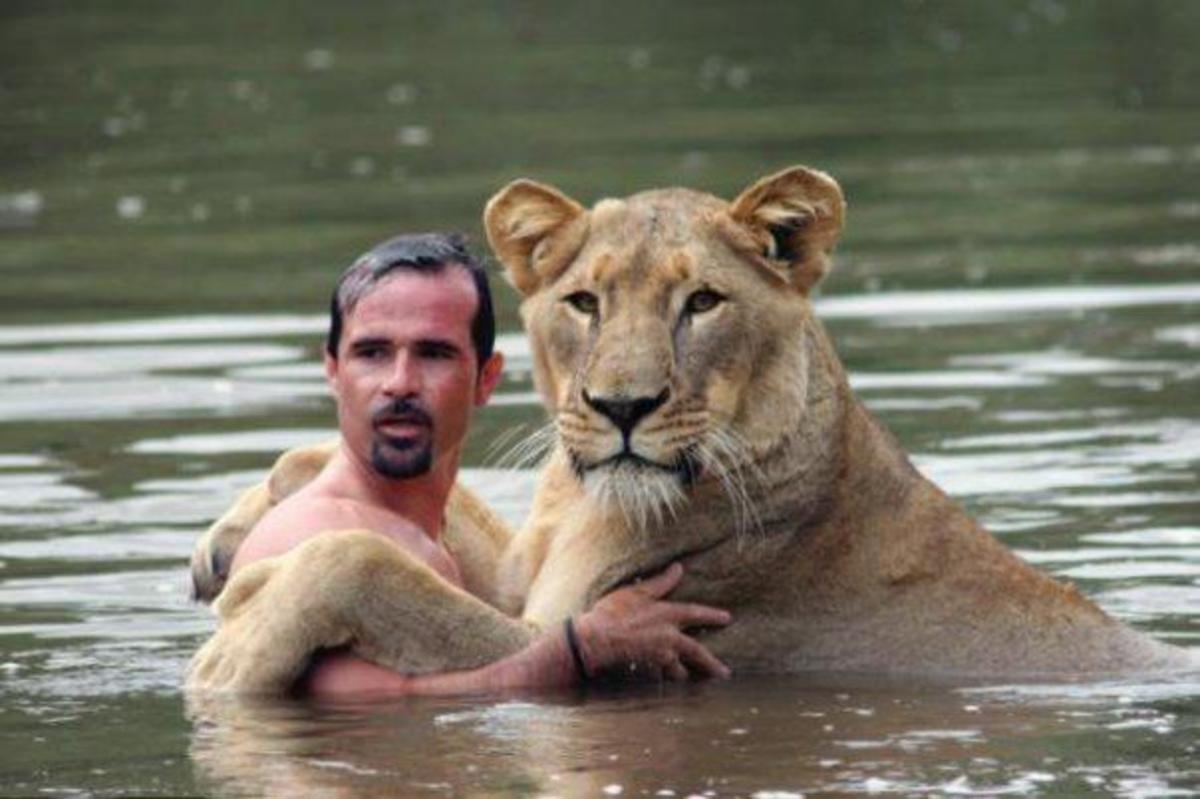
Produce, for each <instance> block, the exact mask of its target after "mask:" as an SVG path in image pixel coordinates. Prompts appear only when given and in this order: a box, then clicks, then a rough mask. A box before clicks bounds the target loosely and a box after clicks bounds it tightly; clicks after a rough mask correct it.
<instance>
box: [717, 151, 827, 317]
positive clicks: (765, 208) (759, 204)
mask: <svg viewBox="0 0 1200 799" xmlns="http://www.w3.org/2000/svg"><path fill="white" fill-rule="evenodd" d="M845 214H846V201H845V200H844V199H843V198H842V190H841V188H840V187H839V186H838V184H837V181H835V180H834V179H833V178H831V177H830V176H829V175H826V174H825V173H824V172H820V171H818V170H816V169H809V168H807V167H803V166H794V167H790V168H788V169H785V170H783V171H782V172H777V173H775V174H774V175H771V176H769V177H765V178H763V179H762V180H760V181H758V182H757V183H755V184H754V185H753V186H751V187H750V188H748V189H746V190H745V191H743V192H742V193H741V194H740V195H739V196H738V198H737V199H736V200H734V201H733V204H732V205H731V206H730V209H729V215H730V216H731V217H733V219H734V221H735V222H738V223H740V224H742V225H744V226H746V227H747V228H749V229H750V233H751V234H752V235H753V236H754V237H755V240H756V241H757V242H759V244H760V245H761V247H762V255H763V256H764V258H766V260H767V263H768V264H769V265H770V266H771V267H772V269H774V270H776V271H777V272H779V273H780V275H781V276H782V277H783V278H784V279H786V280H787V281H788V282H789V283H791V284H792V285H794V286H795V287H796V288H798V289H799V290H800V291H802V292H804V293H805V294H807V293H808V292H809V290H810V289H812V287H813V286H815V285H816V284H817V282H818V281H819V280H820V279H821V278H822V277H824V276H825V272H826V271H827V270H828V269H829V251H830V250H832V249H833V245H834V244H836V243H837V240H838V236H840V235H841V233H842V221H843V219H844V218H845Z"/></svg>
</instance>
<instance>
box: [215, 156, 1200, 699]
mask: <svg viewBox="0 0 1200 799" xmlns="http://www.w3.org/2000/svg"><path fill="white" fill-rule="evenodd" d="M844 213H845V203H844V201H843V199H842V194H841V190H840V189H839V187H838V185H837V183H836V182H834V181H833V179H832V178H830V177H829V176H828V175H825V174H824V173H821V172H817V171H816V170H810V169H807V168H804V167H793V168H791V169H787V170H784V171H782V172H779V173H776V174H774V175H771V176H768V177H766V178H764V179H762V180H760V181H758V182H757V183H755V184H753V185H752V186H751V187H750V188H748V189H747V190H746V191H745V192H743V193H742V194H741V195H740V196H739V197H738V198H736V199H735V200H734V201H733V202H732V203H725V202H723V201H721V200H719V199H717V198H716V197H712V196H710V195H705V194H700V193H697V192H692V191H687V190H683V189H668V190H661V191H651V192H645V193H642V194H638V195H634V196H632V197H629V198H626V199H625V200H623V201H620V202H616V201H604V202H602V203H600V204H599V205H597V207H596V210H594V211H592V212H588V211H586V210H584V209H583V207H582V206H581V205H579V204H578V203H576V202H574V201H573V200H570V199H569V198H567V197H566V196H565V195H563V194H562V193H561V192H559V191H557V190H556V189H552V188H550V187H546V186H543V185H541V184H536V183H533V182H531V181H517V182H515V183H513V184H510V185H509V186H508V187H506V188H505V189H504V190H503V191H501V192H500V193H499V194H498V195H497V196H496V197H494V198H493V199H492V200H491V202H489V203H488V206H487V211H486V213H485V224H486V229H487V233H488V238H489V241H490V243H491V245H492V248H493V249H494V250H495V251H496V253H497V254H498V255H499V257H500V259H501V260H502V262H503V263H504V266H505V268H506V271H507V274H508V276H509V278H510V280H511V281H512V283H513V284H514V285H515V286H516V287H517V288H518V290H519V291H520V292H521V293H522V295H523V302H522V305H521V314H522V318H523V320H524V322H525V325H526V328H527V330H528V332H529V335H530V339H531V343H532V349H533V353H534V361H535V382H536V384H537V386H538V388H539V390H540V391H541V393H542V395H543V398H544V399H545V402H546V404H547V407H548V409H549V410H550V412H551V413H552V415H553V417H554V421H555V424H556V427H557V430H558V439H559V441H558V445H557V447H556V449H555V451H554V453H553V454H552V456H551V458H550V459H549V461H548V464H547V465H546V466H545V468H544V469H543V472H542V474H541V478H540V481H539V486H538V490H537V494H536V496H535V499H534V510H533V513H532V516H531V519H530V522H529V524H528V525H527V526H526V528H525V529H524V530H523V531H522V532H521V533H520V534H519V535H518V536H517V537H516V538H515V539H514V540H513V541H512V544H511V545H510V546H509V547H508V549H507V552H506V553H505V555H504V557H503V560H502V564H501V567H500V569H499V580H498V584H497V585H496V586H494V593H492V594H488V593H486V589H485V591H484V593H483V595H484V596H486V597H487V598H488V599H489V600H491V599H493V598H498V599H499V601H500V603H501V605H502V606H504V607H505V608H506V609H508V610H510V611H518V610H519V611H520V612H522V614H523V618H524V620H525V621H526V622H528V623H530V624H532V625H533V626H535V627H546V626H548V625H553V624H556V623H559V622H560V621H561V620H562V619H563V618H565V617H566V616H568V615H571V614H577V613H579V612H581V611H583V610H584V609H586V608H587V607H588V606H589V605H590V604H591V603H592V602H594V601H595V600H596V599H597V598H598V597H599V596H601V595H603V594H604V593H605V592H607V591H609V590H611V589H612V588H613V587H615V586H617V585H619V584H621V583H622V582H625V581H628V580H630V579H632V578H634V577H635V576H637V575H638V574H641V573H644V572H646V571H648V570H654V569H657V568H661V567H662V566H663V565H665V564H667V563H669V562H671V561H673V560H677V559H682V560H684V562H685V564H686V567H687V571H686V575H685V578H684V582H683V584H682V585H681V586H680V588H679V589H678V590H677V591H676V593H675V595H674V598H677V599H682V600H690V601H698V602H705V603H708V604H712V605H716V606H719V607H724V608H728V609H729V610H731V611H732V613H733V617H734V623H733V624H732V625H731V626H729V627H728V628H726V629H723V630H721V631H718V632H714V633H712V634H711V635H708V636H706V637H705V641H706V643H708V644H709V645H710V646H711V647H712V649H713V651H714V652H715V653H716V654H717V655H718V656H719V657H721V658H723V659H724V660H725V661H726V662H727V663H728V664H729V665H731V666H732V667H733V668H734V670H735V671H743V672H745V671H769V672H796V671H804V670H816V669H834V670H861V671H888V672H935V673H941V674H951V675H964V676H965V675H974V676H979V675H1006V676H1013V675H1025V676H1030V675H1063V674H1068V673H1108V672H1122V671H1130V670H1135V669H1149V668H1157V667H1168V666H1182V665H1186V664H1188V663H1189V662H1190V660H1189V656H1188V655H1187V653H1186V652H1185V651H1184V650H1179V649H1175V648H1172V647H1168V646H1166V645H1163V644H1160V643H1157V642H1154V641H1152V640H1150V639H1148V638H1146V637H1144V636H1142V635H1139V634H1137V633H1135V632H1134V631H1132V630H1130V629H1129V628H1127V627H1125V626H1123V625H1121V624H1119V623H1117V622H1115V621H1114V620H1112V619H1111V618H1109V617H1108V616H1107V615H1105V614H1104V613H1103V612H1102V611H1101V610H1100V609H1099V608H1097V607H1096V606H1095V605H1094V604H1092V603H1091V602H1090V601H1088V600H1087V599H1085V598H1083V597H1082V596H1080V595H1079V594H1078V592H1076V591H1075V590H1074V589H1073V588H1070V587H1069V586H1065V585H1062V584H1060V583H1058V582H1056V581H1054V580H1053V579H1051V578H1049V577H1047V576H1046V575H1044V574H1042V573H1040V572H1038V571H1036V570H1035V569H1033V568H1031V567H1029V566H1028V565H1026V564H1025V563H1023V562H1022V561H1020V560H1019V559H1018V558H1016V557H1015V556H1014V555H1012V554H1011V553H1009V552H1008V551H1007V550H1006V549H1004V547H1003V546H1001V545H1000V544H999V543H998V542H997V541H996V540H995V539H994V538H992V537H991V536H990V535H988V534H987V533H986V532H985V531H984V530H983V529H982V528H981V527H980V526H979V525H978V524H977V523H976V522H975V521H973V520H972V519H971V518H970V517H968V516H967V515H966V513H965V512H964V511H963V510H962V508H961V507H959V506H958V505H957V504H956V503H955V502H953V501H952V500H951V499H949V498H948V497H947V496H946V495H945V494H943V493H942V492H941V491H940V490H938V488H937V487H936V486H934V485H933V484H931V483H930V482H929V481H928V480H926V479H925V478H924V477H922V476H921V475H920V474H919V473H918V472H917V471H916V470H915V469H914V468H913V467H912V465H911V464H910V463H909V461H908V458H907V457H906V456H905V454H904V452H903V451H902V449H901V448H900V447H899V446H898V445H897V444H896V442H895V441H894V439H893V438H892V436H891V435H890V434H889V433H888V432H887V431H886V430H885V429H884V428H883V427H882V426H881V425H880V424H879V423H878V422H877V421H876V420H875V419H874V418H872V417H871V415H870V414H869V413H868V412H867V411H866V409H865V408H864V407H863V406H862V405H861V403H859V402H858V400H857V399H856V398H855V397H854V396H853V394H852V393H851V391H850V389H849V386H848V383H847V380H846V375H845V373H844V370H843V368H842V366H841V364H840V362H839V360H838V358H837V355H836V353H835V352H834V350H833V347H832V345H831V344H830V342H829V340H828V338H827V336H826V334H825V331H824V329H823V327H822V326H821V324H820V323H819V322H818V321H817V320H816V319H815V317H814V316H813V313H812V308H811V306H810V304H809V302H808V299H807V295H808V292H809V291H810V290H811V288H812V287H813V286H814V285H815V284H816V282H817V281H818V280H819V279H820V278H821V276H822V275H823V274H824V273H825V272H826V270H827V269H828V263H829V261H828V256H829V252H830V250H831V248H832V247H833V246H834V244H835V243H836V241H837V239H838V236H839V235H840V233H841V228H842V224H843V220H844ZM706 291H715V292H717V294H719V295H720V296H722V297H723V298H724V301H723V302H720V303H718V304H717V305H716V306H715V307H712V308H707V307H706V308H705V310H704V311H703V312H698V313H687V312H686V310H685V309H686V308H688V307H690V306H689V305H688V303H689V302H691V300H689V297H692V296H693V295H695V294H697V292H700V293H701V294H702V293H703V292H706ZM578 292H590V293H591V294H592V295H594V296H595V297H596V298H597V301H598V305H599V311H598V316H595V317H593V316H590V315H589V314H587V313H584V312H581V311H580V310H579V309H578V308H576V307H575V306H574V305H573V304H572V302H570V301H569V299H568V298H569V297H570V296H572V295H574V294H576V293H578ZM702 299H703V298H702ZM633 342H636V346H634V345H633V344H632V343H633ZM597 398H601V399H602V400H603V401H605V402H619V401H633V400H647V399H648V398H658V400H661V404H660V405H659V406H658V407H656V408H655V409H654V410H653V411H652V412H650V413H649V414H648V415H647V416H645V417H644V418H642V419H640V421H639V422H638V423H637V425H636V426H635V427H633V428H632V432H631V433H630V434H629V445H630V446H631V447H632V449H633V451H635V452H636V453H637V454H638V455H639V456H641V457H642V458H644V459H645V461H644V462H643V464H642V465H640V466H639V465H635V464H632V463H629V462H621V463H618V462H616V461H613V460H612V458H613V457H614V456H616V455H618V454H619V453H620V452H621V449H622V446H623V440H622V435H621V433H620V432H619V430H618V429H617V427H616V424H615V423H614V422H613V421H611V420H610V419H608V418H606V417H605V416H604V415H603V414H602V413H600V412H598V408H600V407H601V406H600V405H597V403H596V400H597ZM646 463H653V464H657V466H653V465H646ZM683 463H691V464H693V465H695V464H696V463H698V464H700V465H701V466H702V467H703V470H702V471H701V472H700V473H699V475H698V478H697V479H696V480H695V482H694V483H693V484H690V485H685V484H684V483H685V481H684V479H683V478H684V476H685V474H684V472H682V471H680V469H679V468H678V467H679V465H680V464H683ZM467 527H470V525H467ZM490 540H498V539H490ZM484 549H485V550H487V551H491V552H494V551H495V550H494V549H489V548H488V547H484ZM329 551H330V552H331V553H332V552H333V551H334V550H333V549H330V550H329ZM310 555H311V553H310ZM330 557H334V556H333V555H332V554H331V555H330ZM268 568H269V567H268ZM352 572H353V570H352V569H347V568H342V569H340V570H339V573H340V574H343V575H347V574H350V573H352ZM239 579H241V576H240V575H239ZM280 579H281V575H275V576H272V577H271V578H270V580H269V581H267V582H269V583H278V582H280ZM345 579H348V580H354V579H359V578H358V577H353V576H347V577H346V578H345ZM332 580H333V577H326V579H325V582H330V581H332ZM485 582H486V581H485ZM235 584H236V581H235ZM258 590H259V591H261V590H262V589H258ZM293 590H299V588H295V587H294V588H293ZM347 590H349V589H347ZM396 590H397V591H400V592H404V593H405V594H407V595H409V596H412V595H413V589H412V587H411V586H410V585H408V584H404V585H398V586H397V589H396ZM429 590H430V592H431V593H426V592H425V589H424V588H422V589H420V591H419V595H418V596H415V597H413V598H412V599H411V600H410V601H411V602H413V604H416V605H421V606H425V607H431V608H438V609H439V610H437V611H431V612H434V613H435V614H436V615H435V618H436V620H437V621H439V622H445V623H447V624H448V625H450V627H451V628H453V626H454V625H455V624H465V623H467V621H473V622H478V623H479V625H481V626H486V624H488V623H490V621H487V620H483V621H481V618H482V617H481V616H480V615H479V608H476V607H474V606H470V605H469V604H467V603H464V602H462V600H461V597H458V596H451V595H450V594H451V592H450V591H449V590H439V587H438V586H436V585H435V586H432V587H431V588H430V589H429ZM284 593H286V591H284ZM439 595H444V596H442V597H441V600H442V601H439V599H438V596H439ZM390 601H392V602H393V603H394V604H395V605H396V606H403V604H404V602H405V600H404V599H403V597H394V598H392V599H391V600H390ZM478 604H481V603H478ZM337 607H340V608H342V611H341V612H343V613H345V614H347V618H352V619H353V620H354V623H355V624H356V625H357V626H358V627H357V629H359V630H360V631H365V632H363V633H362V635H360V639H359V640H360V641H362V642H363V646H364V647H365V646H366V643H367V642H369V641H370V636H371V635H382V636H384V637H385V638H387V640H389V641H392V642H395V641H398V640H403V639H405V638H406V637H407V636H410V635H414V631H413V630H412V629H411V628H409V627H407V626H406V625H404V624H401V623H399V622H398V621H396V620H395V619H394V618H392V619H386V618H381V617H373V616H372V613H371V610H370V608H371V607H372V606H370V605H368V606H364V607H361V608H358V609H357V610H356V609H354V606H353V604H352V603H348V602H346V601H344V600H343V601H341V602H340V603H337ZM275 612H278V611H275ZM312 612H313V613H314V614H319V610H317V609H315V608H314V609H313V610H312ZM459 614H463V615H459ZM224 615H225V616H226V621H225V623H226V624H228V618H229V617H231V616H232V615H233V610H232V608H230V609H229V610H228V612H227V613H226V614H224ZM506 624H507V623H506ZM334 626H336V625H334ZM507 629H508V628H507V626H506V630H507ZM322 632H323V634H327V635H330V636H332V635H333V633H332V632H325V631H322ZM418 632H419V631H418ZM506 635H507V633H506ZM497 638H498V639H499V640H501V641H502V642H507V643H510V644H511V643H512V642H513V641H516V640H518V639H519V638H520V636H519V635H508V637H507V638H505V636H504V635H501V636H498V637H497ZM306 643H308V644H311V643H312V640H311V638H310V639H309V640H307V642H306ZM418 643H420V641H418ZM397 649H402V647H399V646H397ZM415 649H416V650H417V651H423V650H420V647H419V646H416V645H415ZM477 649H478V650H479V651H477V652H475V653H474V654H476V655H478V657H476V658H473V660H480V659H483V660H487V659H495V658H498V657H500V656H502V655H504V654H507V653H508V652H509V651H511V650H510V649H507V648H505V646H499V647H496V648H493V649H491V650H489V651H484V650H487V644H480V646H479V647H477ZM391 654H395V655H398V657H397V658H396V659H395V660H391V661H387V662H388V663H389V664H390V665H396V664H399V665H400V666H401V667H404V666H405V664H406V663H408V662H409V661H408V660H406V657H405V655H404V654H403V653H402V652H398V651H394V652H392V653H391ZM414 661H419V662H420V664H421V665H428V661H427V660H421V659H420V658H414ZM442 665H443V666H444V667H448V668H451V667H455V665H457V664H456V661H454V659H453V657H452V656H447V658H446V659H445V660H444V661H443V663H442ZM220 682H221V681H217V683H218V684H220ZM223 684H226V685H228V684H229V682H228V681H226V682H225V683H223Z"/></svg>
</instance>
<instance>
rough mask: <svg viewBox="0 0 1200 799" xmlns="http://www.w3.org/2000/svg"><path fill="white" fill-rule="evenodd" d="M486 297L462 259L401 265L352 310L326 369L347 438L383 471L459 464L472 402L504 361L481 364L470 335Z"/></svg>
mask: <svg viewBox="0 0 1200 799" xmlns="http://www.w3.org/2000/svg"><path fill="white" fill-rule="evenodd" d="M478 301H479V300H478V297H477V296H476V293H475V286H474V283H473V282H472V280H471V277H470V275H469V274H468V273H467V271H466V270H465V269H463V268H460V267H458V266H454V265H451V266H448V267H447V268H445V269H444V270H443V271H441V272H440V273H434V274H429V273H421V272H414V271H407V270H404V269H400V270H397V271H395V272H392V273H391V274H389V275H387V276H386V277H385V278H384V279H383V281H382V282H380V283H378V284H376V285H375V286H374V287H372V288H371V289H370V291H369V293H368V294H367V295H366V296H365V297H363V298H362V299H360V300H359V301H358V304H357V305H356V306H355V307H354V309H353V310H352V311H351V312H350V313H348V314H346V317H345V319H344V326H343V329H342V340H341V342H340V343H339V345H338V355H337V358H336V359H334V358H331V357H329V355H326V356H325V373H326V376H327V377H328V379H329V384H330V387H331V388H332V389H333V393H334V396H335V397H336V398H337V405H338V425H339V427H340V429H341V434H342V439H343V441H344V442H345V445H346V446H347V447H348V448H349V450H350V452H351V453H352V454H353V456H354V457H355V458H357V459H359V460H360V461H361V462H364V463H370V464H371V465H372V467H373V468H374V469H375V471H376V472H377V473H379V474H380V475H382V476H384V477H388V478H394V479H404V478H409V477H416V476H418V475H422V474H425V473H426V472H428V471H430V469H450V470H453V469H455V468H457V465H458V456H459V453H460V452H461V449H462V443H463V440H464V438H465V437H466V434H467V424H468V422H469V421H470V418H471V411H472V409H473V408H474V407H475V406H476V405H482V404H483V403H484V402H486V401H487V399H488V397H489V396H490V395H491V393H492V389H493V388H495V385H496V383H497V382H498V380H499V378H500V372H501V366H502V359H501V358H500V356H499V354H495V355H493V356H492V358H491V360H490V361H489V362H488V363H486V364H484V367H483V369H482V370H480V369H479V368H478V364H477V356H476V354H475V348H474V345H473V344H472V342H471V320H472V318H473V317H474V315H475V307H476V304H477V303H478ZM447 456H449V457H447Z"/></svg>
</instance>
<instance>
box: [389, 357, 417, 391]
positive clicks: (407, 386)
mask: <svg viewBox="0 0 1200 799" xmlns="http://www.w3.org/2000/svg"><path fill="white" fill-rule="evenodd" d="M383 390H384V393H386V394H388V395H390V396H395V397H406V396H409V395H410V394H416V393H418V392H419V391H420V390H421V371H420V369H419V368H418V364H417V359H416V358H413V357H412V356H411V355H409V354H408V353H407V352H399V353H397V354H396V357H395V359H394V360H393V361H392V365H391V369H390V371H389V372H388V376H387V380H386V382H385V383H384V385H383Z"/></svg>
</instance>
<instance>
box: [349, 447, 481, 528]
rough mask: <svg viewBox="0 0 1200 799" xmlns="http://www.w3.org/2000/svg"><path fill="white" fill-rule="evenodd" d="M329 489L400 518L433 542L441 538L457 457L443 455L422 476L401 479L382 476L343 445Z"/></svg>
mask: <svg viewBox="0 0 1200 799" xmlns="http://www.w3.org/2000/svg"><path fill="white" fill-rule="evenodd" d="M331 466H336V467H337V468H336V470H333V471H332V474H333V475H334V484H333V485H332V486H331V488H332V489H333V490H334V491H335V492H336V493H337V494H339V495H341V496H344V497H346V498H349V499H353V500H356V501H359V502H363V503H365V504H367V505H370V506H372V507H377V508H381V509H384V510H387V511H389V512H390V513H394V514H395V515H397V516H403V517H404V518H405V519H407V520H409V521H411V522H412V523H413V524H415V525H417V526H418V527H420V528H421V529H422V530H424V531H425V534H426V535H428V536H429V537H430V538H431V539H433V540H434V541H437V540H438V539H439V538H440V537H441V533H442V519H443V516H444V514H445V510H446V498H447V496H448V495H449V494H450V489H451V488H453V486H454V480H455V477H456V476H457V472H458V457H457V454H454V455H450V454H447V455H444V456H443V457H442V458H440V459H439V463H438V464H435V465H434V467H433V468H432V469H430V470H429V471H428V472H426V473H425V474H423V475H420V476H417V477H410V478H404V479H397V478H390V477H384V476H383V475H381V474H379V472H377V471H376V470H375V468H374V467H373V466H372V465H371V464H370V463H366V462H364V461H362V460H361V459H359V458H356V457H355V456H354V454H353V453H351V452H349V451H348V450H347V449H346V448H345V447H344V446H343V447H341V448H340V449H339V450H338V454H337V455H336V456H335V463H334V464H331Z"/></svg>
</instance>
